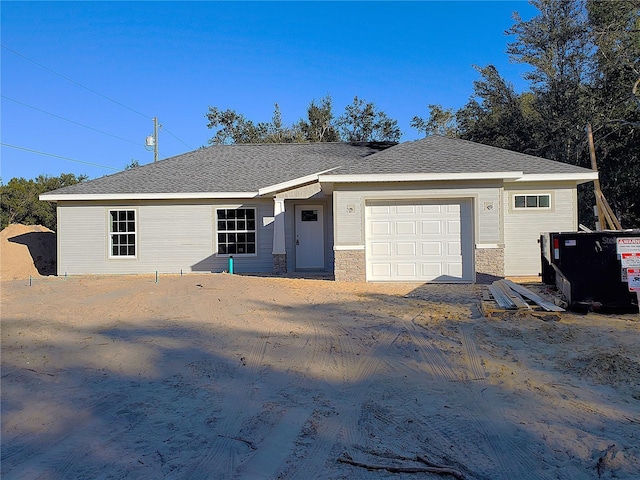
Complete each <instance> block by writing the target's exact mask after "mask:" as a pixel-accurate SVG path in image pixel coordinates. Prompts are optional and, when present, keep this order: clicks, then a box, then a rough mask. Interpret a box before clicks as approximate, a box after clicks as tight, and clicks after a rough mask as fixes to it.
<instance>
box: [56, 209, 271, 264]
mask: <svg viewBox="0 0 640 480" xmlns="http://www.w3.org/2000/svg"><path fill="white" fill-rule="evenodd" d="M240 206H242V203H240V202H238V203H236V204H232V205H230V204H228V203H222V202H219V203H217V204H214V203H212V202H206V201H202V202H200V203H198V202H182V203H176V202H171V203H168V202H151V201H146V202H132V203H131V204H127V205H109V204H106V203H105V202H84V203H80V202H63V201H61V202H59V203H58V209H57V210H58V225H59V229H58V232H57V237H58V274H59V275H64V274H65V273H68V274H69V275H77V274H131V273H154V272H156V271H157V272H159V273H178V274H179V273H180V272H181V271H182V272H184V273H187V272H221V271H224V270H226V269H227V268H228V258H227V257H226V256H221V255H217V253H216V249H215V248H216V242H215V237H214V234H215V229H216V225H215V218H216V215H215V213H216V212H215V211H216V208H238V207H240ZM251 206H252V207H255V208H256V216H257V221H256V224H257V229H258V232H257V238H258V243H257V245H256V249H257V255H254V256H251V257H249V258H238V259H236V261H235V264H234V269H235V270H236V271H237V272H271V271H272V270H273V256H272V253H271V252H272V247H273V244H272V238H273V237H272V230H273V227H272V226H271V225H270V226H267V227H263V226H262V220H261V219H262V217H265V216H273V200H271V199H269V200H264V201H260V202H255V201H252V203H251ZM127 209H135V211H136V216H137V218H136V228H137V238H136V240H137V246H136V247H137V252H136V258H135V259H127V260H126V261H123V260H122V259H116V258H110V256H109V237H108V232H109V227H108V218H109V215H108V212H109V211H110V210H127Z"/></svg>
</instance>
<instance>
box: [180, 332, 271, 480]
mask: <svg viewBox="0 0 640 480" xmlns="http://www.w3.org/2000/svg"><path fill="white" fill-rule="evenodd" d="M270 336H271V332H270V331H267V332H263V333H261V334H260V335H259V337H258V338H257V339H256V340H255V342H254V344H253V348H252V349H251V350H250V352H249V354H247V356H246V357H242V358H241V362H242V365H243V366H242V367H241V368H242V374H241V375H240V376H239V379H237V380H236V382H233V383H232V385H231V386H230V388H229V389H231V390H233V391H236V392H241V391H242V390H243V387H244V381H243V379H246V378H249V377H250V378H253V380H254V381H255V380H256V379H258V378H259V377H260V373H259V372H260V368H261V367H262V365H263V362H264V358H265V354H266V351H267V344H268V341H269V338H270ZM254 381H252V382H250V383H251V384H253V383H254ZM234 384H235V385H236V386H235V388H234ZM225 396H226V395H225ZM223 402H224V405H225V408H224V419H223V421H222V422H221V424H220V425H219V427H217V428H216V429H215V433H216V435H217V436H216V438H214V439H213V444H212V445H210V446H209V451H208V453H207V454H206V455H205V456H203V457H202V458H200V459H199V461H197V462H196V463H195V464H194V465H192V466H191V468H189V469H188V471H187V472H186V474H185V478H209V479H213V478H230V477H231V476H232V473H233V471H234V470H235V468H236V466H237V465H236V462H237V458H236V457H237V455H238V451H239V450H240V449H241V450H244V451H245V453H247V452H248V451H249V448H250V447H249V445H248V444H246V443H244V442H242V441H241V440H239V438H240V436H239V432H240V430H241V428H242V425H243V423H244V422H245V421H246V420H247V419H249V418H251V417H253V416H255V415H256V414H257V413H258V412H259V411H260V409H261V408H262V402H261V401H260V400H257V401H256V400H253V399H252V398H251V394H250V393H249V392H247V394H242V393H239V394H237V395H236V396H235V397H234V398H233V399H231V400H229V399H226V400H223Z"/></svg>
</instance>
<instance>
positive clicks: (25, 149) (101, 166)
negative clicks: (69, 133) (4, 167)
mask: <svg viewBox="0 0 640 480" xmlns="http://www.w3.org/2000/svg"><path fill="white" fill-rule="evenodd" d="M0 145H2V146H3V147H8V148H15V149H16V150H24V151H25V152H29V153H36V154H38V155H46V156H47V157H55V158H60V159H62V160H68V161H70V162H75V163H82V164H84V165H91V166H92V167H100V168H107V169H109V170H115V171H116V172H118V171H120V169H119V168H114V167H108V166H107V165H100V164H99V163H92V162H85V161H83V160H76V159H75V158H69V157H63V156H62V155H56V154H54V153H47V152H40V151H38V150H32V149H31V148H26V147H20V146H18V145H11V144H9V143H3V142H0Z"/></svg>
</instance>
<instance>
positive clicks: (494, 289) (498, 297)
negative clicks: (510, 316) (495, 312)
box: [488, 282, 517, 310]
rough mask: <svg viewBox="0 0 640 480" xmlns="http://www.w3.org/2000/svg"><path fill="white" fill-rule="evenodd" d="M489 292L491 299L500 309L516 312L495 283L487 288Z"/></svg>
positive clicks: (514, 306) (512, 304) (509, 300)
mask: <svg viewBox="0 0 640 480" xmlns="http://www.w3.org/2000/svg"><path fill="white" fill-rule="evenodd" d="M488 288H489V291H490V292H491V294H492V295H493V299H494V300H495V302H496V303H497V304H498V306H500V307H501V308H503V309H505V310H516V309H517V307H516V305H515V304H514V303H513V302H512V301H511V299H510V298H509V297H508V296H507V295H506V294H505V293H504V291H502V290H501V289H500V288H499V287H498V286H497V285H496V284H495V282H494V283H493V284H491V285H489V286H488Z"/></svg>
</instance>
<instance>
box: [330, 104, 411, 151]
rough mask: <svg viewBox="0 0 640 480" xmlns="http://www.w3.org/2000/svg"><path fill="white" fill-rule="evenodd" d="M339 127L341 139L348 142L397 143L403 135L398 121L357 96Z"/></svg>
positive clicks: (339, 120)
mask: <svg viewBox="0 0 640 480" xmlns="http://www.w3.org/2000/svg"><path fill="white" fill-rule="evenodd" d="M337 125H338V129H339V131H340V137H341V138H342V140H344V141H346V142H376V141H382V142H397V141H398V140H400V137H401V135H402V132H401V131H400V128H399V127H398V121H397V120H393V119H391V118H389V117H388V116H387V115H386V114H385V113H384V112H382V111H378V110H377V109H376V106H375V105H374V104H373V103H371V102H365V101H364V100H362V99H359V98H358V97H357V96H356V97H354V98H353V103H352V104H350V105H347V106H346V107H345V111H344V114H343V115H342V116H341V117H340V118H338V121H337Z"/></svg>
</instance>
